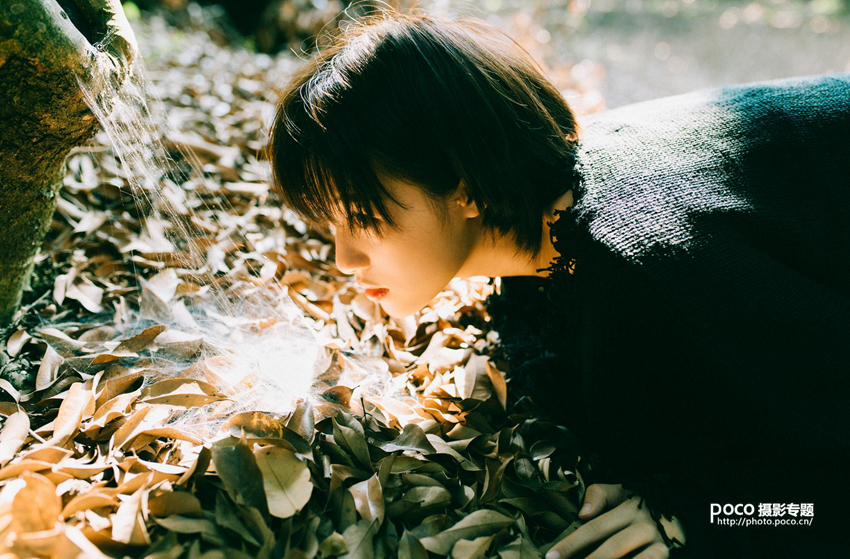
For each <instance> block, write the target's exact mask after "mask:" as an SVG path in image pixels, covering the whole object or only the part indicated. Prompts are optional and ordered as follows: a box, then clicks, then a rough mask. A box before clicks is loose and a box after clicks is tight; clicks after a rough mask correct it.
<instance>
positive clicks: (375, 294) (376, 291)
mask: <svg viewBox="0 0 850 559" xmlns="http://www.w3.org/2000/svg"><path fill="white" fill-rule="evenodd" d="M389 291H390V290H389V289H387V288H386V287H377V288H371V289H367V290H366V291H365V293H366V296H367V297H369V298H370V299H375V300H377V299H380V298H382V297H383V296H384V295H386V294H387V293H389Z"/></svg>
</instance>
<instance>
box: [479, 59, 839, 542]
mask: <svg viewBox="0 0 850 559" xmlns="http://www.w3.org/2000/svg"><path fill="white" fill-rule="evenodd" d="M580 125H581V127H582V130H581V142H580V143H579V146H578V151H577V152H576V180H575V181H574V184H573V185H572V186H573V191H574V192H573V197H574V204H573V206H572V207H570V208H567V210H566V211H563V212H559V213H557V214H556V215H557V219H556V220H555V222H554V223H553V224H552V226H551V233H552V235H553V242H554V243H555V248H556V249H557V250H558V252H559V253H560V256H559V257H558V258H556V259H555V260H554V261H553V262H552V264H551V266H550V267H549V268H547V269H548V270H549V271H550V273H549V276H548V278H545V279H543V278H532V277H515V278H504V280H503V291H502V295H501V296H496V297H493V298H491V302H490V303H489V310H490V313H491V314H492V315H493V317H494V323H495V327H496V328H497V329H498V330H499V331H500V333H501V335H502V339H503V340H504V344H505V348H506V349H507V353H508V354H509V355H510V360H509V363H510V366H511V370H512V375H513V377H514V379H516V380H517V382H522V383H524V384H525V385H526V386H525V387H526V388H527V389H528V390H529V391H530V392H531V393H532V395H533V398H534V399H535V400H536V401H537V403H538V404H539V405H540V406H541V407H543V408H544V409H545V410H547V411H548V412H549V413H550V414H554V415H555V416H556V417H557V418H559V419H560V420H561V421H562V422H563V423H564V424H565V425H567V426H568V427H571V428H572V429H573V430H574V431H575V432H576V433H577V434H579V436H580V438H581V439H582V440H583V441H584V443H585V444H586V445H587V446H588V448H593V449H594V450H595V451H597V452H598V454H599V458H600V464H601V465H602V469H601V471H598V472H597V476H596V479H594V480H591V481H592V482H600V483H606V482H607V483H624V484H626V486H627V487H635V488H639V490H640V492H641V493H642V494H643V495H644V496H645V498H646V502H647V504H648V505H650V507H651V508H652V509H654V510H660V511H661V512H662V513H665V514H668V515H672V514H675V515H677V516H678V517H679V519H680V520H681V522H682V524H683V526H684V528H685V532H686V536H687V546H686V547H685V548H684V549H682V550H675V551H674V552H673V554H672V556H673V557H718V558H723V559H726V558H734V557H770V558H778V557H794V558H796V557H800V558H807V557H844V556H847V554H848V551H847V549H850V544H848V543H845V542H844V541H842V540H839V536H840V535H841V532H842V530H843V526H841V521H843V520H844V519H846V518H850V515H848V510H850V509H848V505H850V503H848V501H847V499H846V496H847V495H850V492H848V491H847V481H846V480H847V476H848V473H850V470H848V468H849V467H850V411H848V410H850V407H848V404H850V402H849V401H848V400H850V74H841V75H834V74H833V75H824V76H810V77H803V78H793V79H785V80H774V81H770V82H761V83H752V84H744V85H736V86H729V87H723V88H714V89H704V90H700V91H696V92H692V93H688V94H684V95H677V96H674V97H668V98H664V99H657V100H653V101H648V102H643V103H638V104H634V105H630V106H627V107H622V108H618V109H614V110H610V111H606V112H603V113H599V114H595V115H591V116H589V117H586V118H585V119H583V120H580ZM570 266H574V270H573V273H571V272H570ZM712 503H717V504H720V505H724V504H727V503H729V504H732V505H735V504H739V503H740V504H747V503H749V504H752V505H753V506H754V508H755V514H754V515H752V517H751V518H755V519H760V518H768V517H764V516H759V505H760V504H761V503H770V504H797V505H799V504H805V503H811V504H812V505H813V507H812V510H813V513H814V515H813V517H812V518H813V520H812V525H811V526H799V525H798V526H781V527H777V526H748V527H744V526H726V525H718V524H717V521H716V520H715V523H713V524H712V523H711V522H710V511H711V504H712ZM735 518H738V516H735ZM770 518H773V517H770ZM778 518H783V519H797V520H799V519H800V518H801V517H800V516H799V515H798V516H796V517H795V516H792V515H789V514H787V513H786V514H785V515H784V516H781V517H778Z"/></svg>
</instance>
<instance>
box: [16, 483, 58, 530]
mask: <svg viewBox="0 0 850 559" xmlns="http://www.w3.org/2000/svg"><path fill="white" fill-rule="evenodd" d="M21 480H22V481H23V482H24V486H23V487H22V488H21V489H20V491H18V492H17V494H15V498H14V499H13V500H12V508H11V512H12V520H13V522H14V525H15V526H16V528H17V530H18V531H19V532H20V533H24V532H41V531H44V530H51V529H53V528H54V526H55V524H56V523H57V522H58V521H59V520H60V518H59V514H60V513H61V512H62V502H61V500H60V499H59V497H58V496H57V495H56V486H55V485H53V483H51V482H50V481H49V480H48V479H47V478H46V477H44V476H43V475H41V474H37V473H33V472H23V474H21Z"/></svg>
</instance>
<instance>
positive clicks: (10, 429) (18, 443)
mask: <svg viewBox="0 0 850 559" xmlns="http://www.w3.org/2000/svg"><path fill="white" fill-rule="evenodd" d="M29 430H30V418H29V416H28V415H27V413H26V412H25V411H23V410H19V411H17V412H15V413H13V414H12V415H10V416H9V417H7V418H6V422H5V423H4V424H3V430H2V431H0V466H5V465H6V463H8V462H9V460H11V459H12V458H14V456H15V454H17V452H18V451H19V450H20V449H21V447H22V446H24V441H26V439H27V435H28V434H29Z"/></svg>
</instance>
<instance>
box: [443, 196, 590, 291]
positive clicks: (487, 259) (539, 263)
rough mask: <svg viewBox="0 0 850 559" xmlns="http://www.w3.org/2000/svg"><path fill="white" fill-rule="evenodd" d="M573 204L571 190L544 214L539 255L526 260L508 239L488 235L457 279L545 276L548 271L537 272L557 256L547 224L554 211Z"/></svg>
mask: <svg viewBox="0 0 850 559" xmlns="http://www.w3.org/2000/svg"><path fill="white" fill-rule="evenodd" d="M572 205H573V191H572V189H570V190H568V191H567V192H565V193H564V194H563V195H562V196H561V197H560V198H558V199H557V200H555V201H554V202H553V203H552V205H551V206H550V207H549V208H547V210H546V212H545V213H544V215H543V218H542V219H543V231H542V238H541V240H540V242H541V244H540V254H538V256H537V258H535V259H534V260H531V261H529V259H528V257H527V256H526V255H523V254H518V253H517V247H516V243H514V241H513V239H511V238H509V237H507V236H501V235H497V236H495V237H494V236H490V235H484V234H482V235H481V236H480V237H479V241H478V242H477V243H476V245H475V247H474V248H473V250H472V252H471V253H470V255H469V258H468V259H467V261H466V262H465V263H464V265H463V267H462V268H461V270H460V271H459V273H458V277H462V278H467V277H472V276H487V277H497V276H499V277H510V276H537V277H546V276H547V275H548V274H549V272H547V271H540V272H538V271H537V270H538V269H541V268H546V267H548V266H549V264H550V263H551V262H552V260H553V259H554V258H555V257H556V256H557V255H558V251H557V250H555V246H554V245H553V244H552V239H551V238H550V236H549V226H548V225H547V224H546V222H547V221H548V222H553V221H555V211H556V210H565V209H566V208H568V207H570V206H572Z"/></svg>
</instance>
